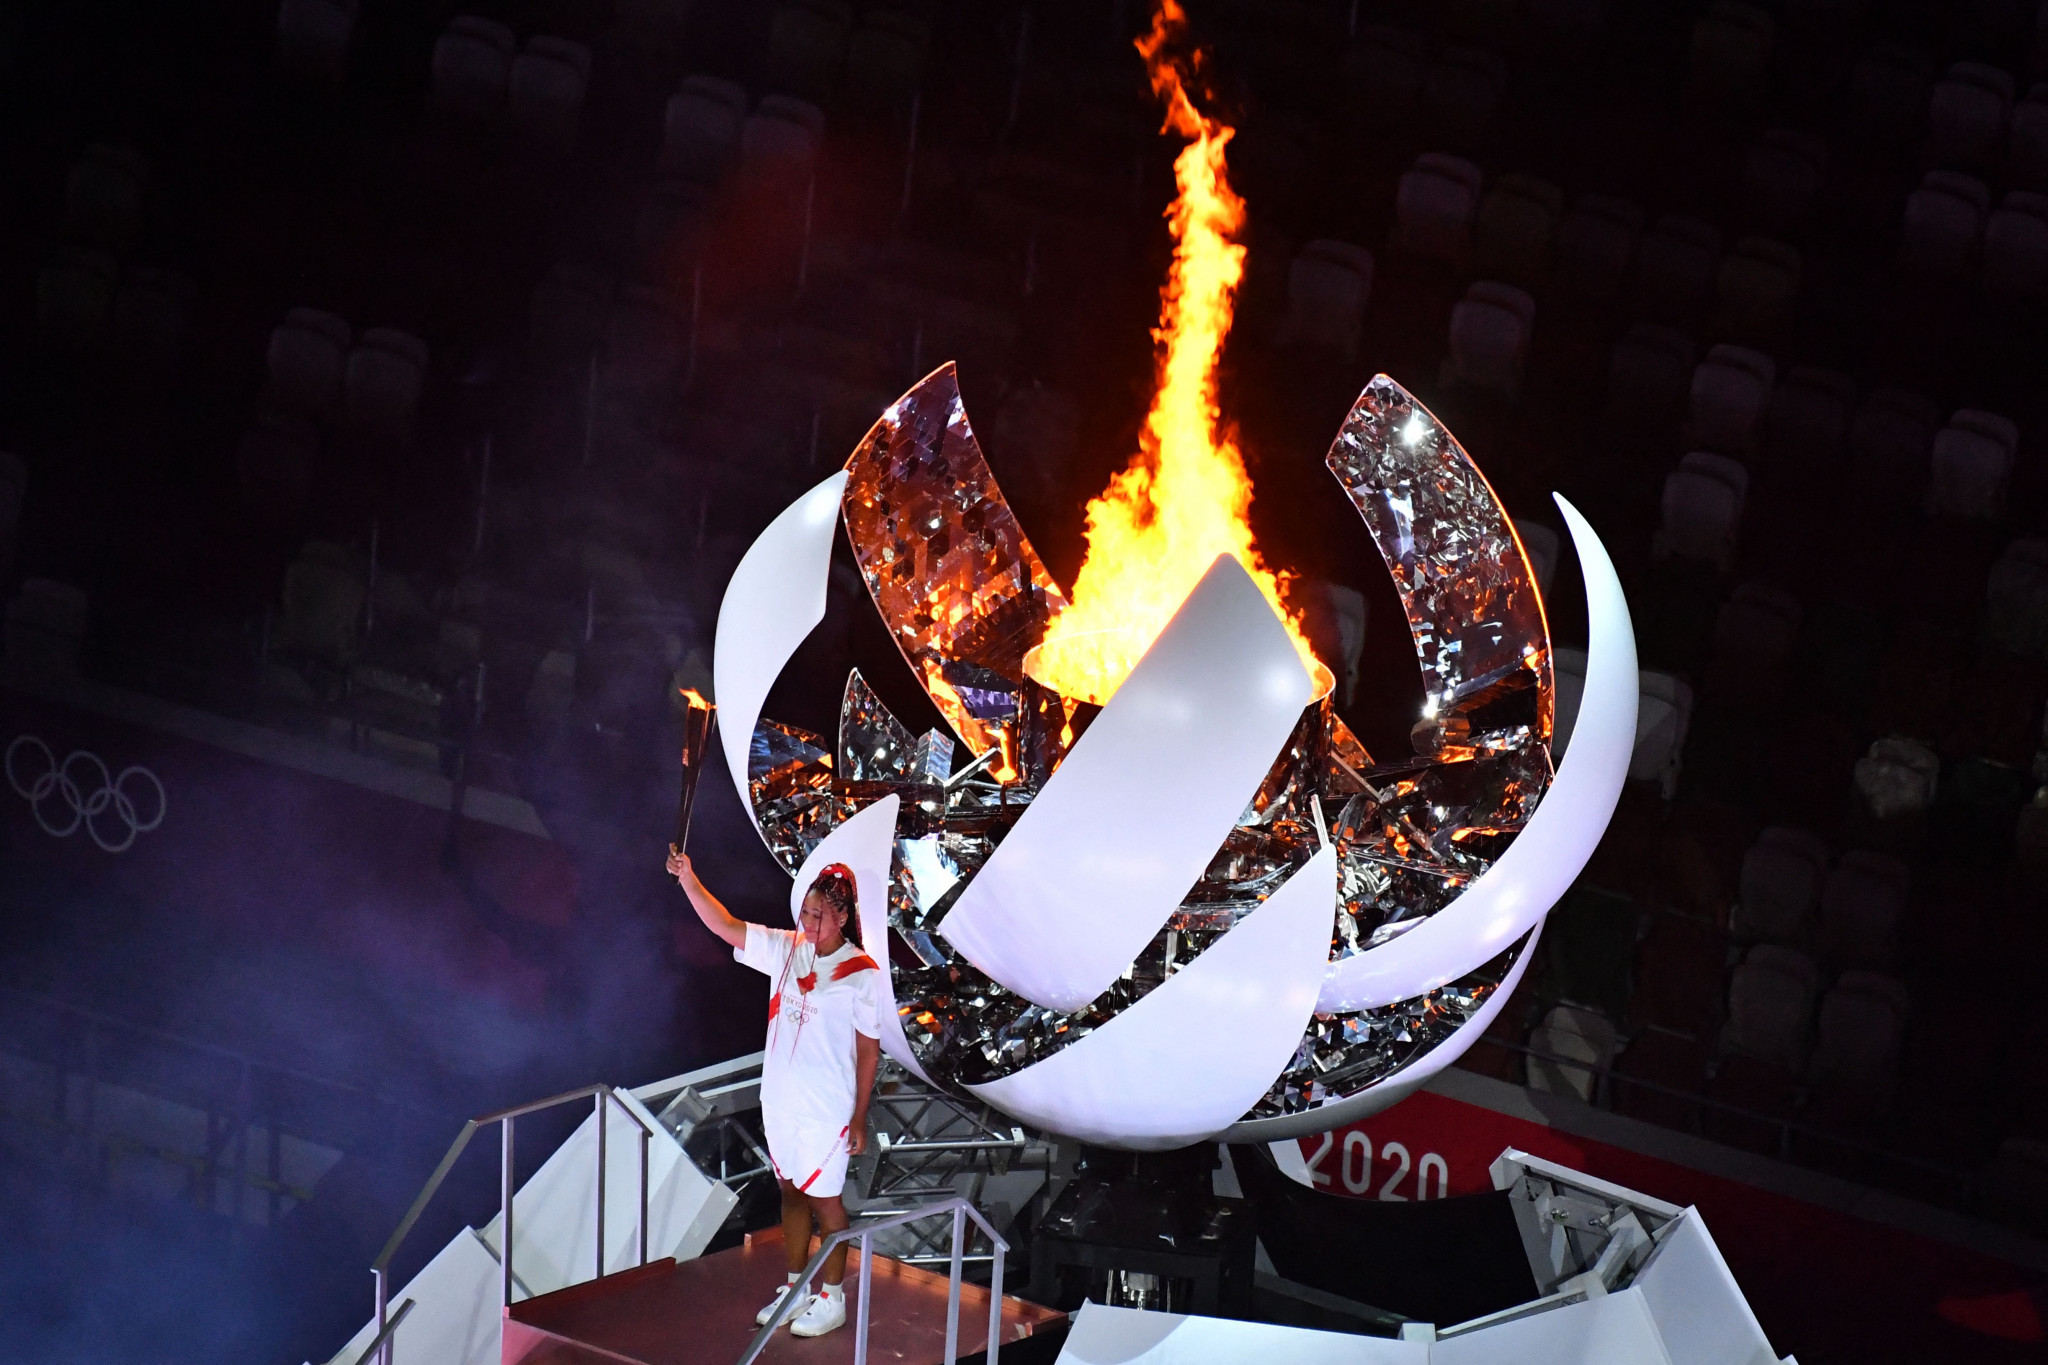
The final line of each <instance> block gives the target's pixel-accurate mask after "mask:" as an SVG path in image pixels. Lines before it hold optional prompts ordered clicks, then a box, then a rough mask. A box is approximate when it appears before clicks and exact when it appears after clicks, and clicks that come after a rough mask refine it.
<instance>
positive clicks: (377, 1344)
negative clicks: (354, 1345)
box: [356, 1299, 413, 1365]
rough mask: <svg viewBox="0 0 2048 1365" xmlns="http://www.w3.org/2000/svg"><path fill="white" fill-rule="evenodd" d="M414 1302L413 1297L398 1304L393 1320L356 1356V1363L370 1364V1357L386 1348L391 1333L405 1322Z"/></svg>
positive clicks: (360, 1364)
mask: <svg viewBox="0 0 2048 1365" xmlns="http://www.w3.org/2000/svg"><path fill="white" fill-rule="evenodd" d="M412 1302H413V1301H412V1300H411V1299H407V1300H406V1301H405V1302H404V1303H401V1304H399V1305H398V1311H397V1312H396V1313H393V1314H392V1315H391V1321H389V1322H387V1323H385V1324H384V1330H383V1331H381V1332H379V1333H377V1335H376V1337H375V1338H373V1339H372V1340H371V1342H370V1344H369V1345H368V1346H366V1347H364V1348H363V1353H362V1354H361V1355H359V1356H357V1357H356V1365H370V1357H372V1356H374V1355H376V1354H377V1353H378V1352H380V1351H382V1350H383V1349H384V1345H385V1343H386V1342H388V1341H390V1340H391V1334H392V1333H393V1332H396V1331H397V1330H398V1324H399V1323H401V1322H404V1321H405V1315H406V1314H407V1313H410V1312H411V1311H412Z"/></svg>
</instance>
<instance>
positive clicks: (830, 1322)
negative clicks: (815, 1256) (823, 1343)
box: [789, 1285, 846, 1337]
mask: <svg viewBox="0 0 2048 1365" xmlns="http://www.w3.org/2000/svg"><path fill="white" fill-rule="evenodd" d="M834 1290H837V1291H838V1292H837V1293H834V1292H833V1291H834ZM844 1326H846V1291H845V1290H844V1289H842V1288H840V1286H838V1285H828V1286H826V1291H825V1292H824V1293H823V1294H816V1295H813V1296H812V1297H811V1306H810V1307H809V1308H806V1309H805V1310H804V1313H803V1316H802V1317H800V1318H798V1319H797V1320H796V1321H795V1322H793V1323H791V1324H790V1325H789V1334H790V1335H791V1336H793V1337H822V1336H824V1335H825V1333H827V1332H832V1331H837V1330H838V1329H839V1328H841V1327H844Z"/></svg>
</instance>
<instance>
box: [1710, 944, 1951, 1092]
mask: <svg viewBox="0 0 2048 1365" xmlns="http://www.w3.org/2000/svg"><path fill="white" fill-rule="evenodd" d="M1820 985H1821V982H1820V974H1819V970H1818V968H1817V967H1816V966H1815V965H1814V962H1813V959H1812V958H1810V957H1808V956H1806V955H1805V954H1804V953H1801V952H1798V951H1797V950H1795V949H1792V948H1786V947H1782V946H1780V945H1777V944H1771V943H1760V944H1758V945H1757V946H1755V947H1754V948H1751V949H1750V950H1749V952H1748V953H1747V954H1745V955H1744V957H1743V960H1742V962H1741V964H1740V965H1739V966H1737V967H1736V968H1735V969H1734V971H1732V972H1731V973H1729V980H1728V1023H1727V1027H1726V1029H1725V1030H1724V1031H1723V1033H1722V1036H1721V1048H1722V1050H1723V1051H1724V1052H1727V1053H1732V1054H1738V1055H1741V1056H1745V1057H1751V1058H1754V1059H1756V1060H1757V1061H1759V1062H1763V1063H1765V1064H1767V1065H1769V1066H1772V1067H1776V1068H1778V1069H1779V1070H1780V1071H1782V1072H1783V1073H1785V1074H1786V1075H1787V1076H1789V1077H1792V1078H1794V1079H1804V1080H1805V1081H1806V1082H1807V1083H1808V1084H1809V1085H1811V1086H1812V1087H1813V1089H1814V1090H1815V1091H1816V1092H1817V1094H1816V1100H1817V1101H1818V1102H1819V1103H1820V1104H1821V1105H1822V1106H1823V1107H1824V1108H1825V1109H1829V1110H1834V1111H1835V1112H1837V1113H1840V1112H1844V1111H1847V1112H1851V1113H1863V1114H1877V1113H1882V1112H1883V1111H1884V1110H1886V1109H1888V1108H1889V1107H1890V1106H1891V1104H1892V1102H1893V1100H1894V1098H1895V1096H1896V1088H1897V1084H1898V1068H1899V1058H1900V1054H1901V1052H1902V1050H1903V1047H1904V1043H1905V1035H1906V1025H1907V1022H1908V1021H1909V1019H1910V1018H1911V1017H1912V997H1911V995H1910V994H1909V993H1908V992H1907V990H1906V988H1905V986H1904V985H1903V984H1901V983H1900V982H1899V981H1898V980H1897V979H1895V978H1893V977H1890V976H1887V975H1884V974H1883V973H1880V972H1872V971H1846V972H1843V973H1842V975H1841V977H1840V978H1839V979H1838V980H1837V981H1836V982H1835V984H1834V986H1833V987H1832V988H1831V989H1829V990H1828V991H1827V992H1826V994H1825V996H1822V994H1821V990H1820ZM1816 1002H1818V1004H1819V1009H1818V1011H1816V1009H1815V1005H1816Z"/></svg>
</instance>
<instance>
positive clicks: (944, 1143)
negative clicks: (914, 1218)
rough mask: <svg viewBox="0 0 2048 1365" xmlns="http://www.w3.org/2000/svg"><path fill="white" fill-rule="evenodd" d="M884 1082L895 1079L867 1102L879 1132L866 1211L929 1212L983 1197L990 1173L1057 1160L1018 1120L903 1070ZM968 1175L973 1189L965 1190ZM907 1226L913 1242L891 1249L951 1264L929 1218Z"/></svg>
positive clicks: (968, 1255)
mask: <svg viewBox="0 0 2048 1365" xmlns="http://www.w3.org/2000/svg"><path fill="white" fill-rule="evenodd" d="M885 1080H889V1081H893V1082H894V1084H893V1085H885V1086H883V1087H879V1088H878V1089H877V1092H876V1094H875V1096H874V1098H873V1099H872V1100H871V1101H870V1103H869V1112H870V1114H872V1115H873V1116H874V1118H875V1127H876V1130H877V1131H876V1134H875V1143H874V1147H873V1156H872V1157H871V1158H869V1159H867V1160H866V1161H865V1162H864V1163H863V1164H864V1165H866V1167H867V1169H866V1170H865V1171H864V1172H863V1173H862V1174H863V1175H864V1176H865V1179H864V1181H863V1185H864V1190H863V1193H862V1195H861V1209H862V1212H863V1213H865V1214H869V1215H872V1216H879V1217H889V1216H892V1215H895V1214H898V1213H924V1212H926V1211H927V1210H931V1209H937V1208H941V1207H943V1206H944V1205H945V1202H946V1201H947V1200H950V1199H953V1198H955V1197H963V1196H964V1197H967V1198H969V1199H973V1198H975V1197H977V1196H978V1193H979V1190H980V1188H981V1184H982V1182H983V1181H984V1180H985V1179H986V1178H987V1177H989V1176H991V1175H1005V1174H1008V1173H1009V1172H1010V1171H1012V1170H1015V1169H1019V1168H1025V1167H1034V1166H1040V1165H1043V1166H1047V1167H1050V1165H1051V1164H1052V1153H1051V1149H1050V1148H1049V1147H1048V1146H1047V1145H1046V1144H1045V1143H1044V1141H1043V1140H1042V1139H1035V1138H1033V1137H1032V1136H1030V1135H1028V1134H1027V1133H1026V1132H1025V1130H1024V1129H1022V1128H1019V1127H1016V1126H1014V1125H1003V1126H998V1124H997V1122H996V1120H997V1118H998V1116H997V1115H996V1114H995V1113H994V1111H992V1110H990V1109H989V1108H988V1107H987V1106H986V1105H981V1104H975V1103H972V1102H969V1101H965V1100H961V1099H958V1098H956V1097H955V1096H952V1095H949V1094H946V1093H945V1092H943V1091H938V1090H933V1089H929V1088H926V1087H924V1086H921V1085H919V1084H917V1083H916V1082H915V1081H914V1080H913V1079H912V1078H910V1077H908V1076H904V1075H895V1076H889V1077H885ZM891 1129H893V1130H894V1133H893V1135H892V1133H891V1131H890V1130H891ZM963 1181H964V1182H966V1184H967V1185H968V1187H969V1188H967V1189H962V1188H961V1185H962V1182H963ZM904 1232H905V1233H907V1234H908V1237H907V1240H898V1242H897V1245H895V1246H893V1247H891V1248H890V1254H891V1255H893V1256H894V1257H895V1258H896V1259H897V1260H899V1261H903V1262H905V1263H907V1264H911V1265H936V1264H938V1263H939V1262H940V1261H942V1260H944V1261H948V1262H950V1260H951V1252H950V1251H949V1250H948V1249H947V1248H946V1247H945V1246H944V1245H943V1242H942V1239H943V1237H944V1231H943V1228H942V1227H940V1226H936V1225H933V1224H931V1223H925V1224H922V1225H921V1226H907V1227H905V1229H904ZM962 1254H963V1256H964V1259H966V1260H967V1261H969V1262H974V1263H987V1262H989V1261H990V1260H992V1259H994V1258H993V1255H992V1254H991V1253H990V1252H987V1251H977V1250H976V1249H975V1248H974V1247H972V1246H968V1247H966V1248H964V1249H963V1252H962Z"/></svg>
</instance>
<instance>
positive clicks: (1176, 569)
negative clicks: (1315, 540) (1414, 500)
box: [1034, 0, 1318, 702]
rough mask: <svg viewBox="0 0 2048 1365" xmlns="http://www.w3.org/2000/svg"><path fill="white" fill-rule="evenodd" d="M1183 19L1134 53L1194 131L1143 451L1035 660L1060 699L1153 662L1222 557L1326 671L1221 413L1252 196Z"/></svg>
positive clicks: (1178, 201)
mask: <svg viewBox="0 0 2048 1365" xmlns="http://www.w3.org/2000/svg"><path fill="white" fill-rule="evenodd" d="M1186 27H1187V16H1186V14H1185V13H1183V11H1182V10H1181V7H1180V5H1179V4H1178V3H1177V0H1159V4H1158V8H1157V9H1156V10H1155V11H1154V12H1153V16H1152V29H1151V32H1149V33H1147V34H1146V35H1145V36H1144V37H1143V38H1140V39H1139V40H1138V51H1139V52H1140V53H1141V54H1142V55H1143V56H1144V58H1145V68H1146V71H1147V72H1148V73H1149V74H1150V76H1151V78H1152V89H1153V92H1154V93H1155V94H1157V95H1158V96H1159V97H1160V99H1161V100H1162V101H1164V103H1165V105H1166V126H1165V129H1164V131H1167V132H1171V133H1174V134H1176V135H1177V136H1180V137H1183V138H1187V139H1188V140H1189V141H1188V145H1187V146H1186V147H1184V148H1182V149H1181V152H1180V155H1179V156H1177V157H1175V158H1174V162H1173V176H1174V182H1175V184H1176V186H1177V187H1178V190H1179V193H1178V194H1177V195H1176V196H1175V197H1174V201H1173V204H1172V206H1171V207H1170V208H1169V209H1168V210H1167V219H1168V221H1169V223H1170V224H1171V226H1172V229H1173V241H1174V248H1173V268H1172V270H1171V271H1170V273H1169V274H1168V275H1167V279H1166V283H1165V285H1164V286H1163V287H1162V288H1161V289H1160V291H1159V292H1160V308H1159V325H1158V327H1156V328H1154V329H1153V332H1152V336H1153V339H1154V340H1155V341H1156V342H1157V343H1158V347H1159V353H1158V360H1157V375H1156V378H1155V387H1154V391H1153V395H1152V408H1151V411H1150V412H1148V413H1147V414H1146V416H1145V427H1144V430H1143V431H1142V432H1141V433H1140V434H1139V438H1138V453H1137V454H1136V455H1134V456H1133V457H1132V458H1131V462H1130V464H1129V465H1127V466H1126V467H1125V468H1124V470H1123V471H1122V472H1121V473H1119V474H1117V475H1116V476H1115V477H1114V478H1112V479H1111V480H1110V484H1109V487H1108V488H1107V489H1106V490H1105V491H1104V492H1103V494H1102V496H1100V497H1098V498H1096V499H1095V500H1094V501H1093V502H1091V503H1089V504H1088V553H1087V556H1086V557H1085V559H1084V560H1083V561H1082V564H1081V572H1080V575H1079V576H1078V577H1077V578H1075V580H1074V589H1073V592H1072V593H1071V594H1069V597H1070V600H1071V603H1072V605H1070V606H1069V607H1068V608H1067V609H1066V610H1065V611H1064V612H1062V613H1061V614H1060V615H1059V617H1058V618H1057V619H1056V620H1055V621H1054V622H1053V623H1052V626H1051V627H1050V629H1049V630H1048V631H1047V640H1046V644H1045V645H1044V646H1043V647H1042V648H1041V649H1040V651H1039V653H1038V657H1037V659H1036V662H1035V665H1034V672H1035V674H1036V676H1037V678H1038V680H1039V681H1040V682H1041V683H1043V684H1045V685H1046V686H1048V687H1050V688H1052V689H1053V690H1054V691H1056V692H1058V693H1060V694H1061V695H1062V696H1065V697H1069V698H1073V699H1077V700H1088V701H1096V702H1103V701H1107V700H1108V699H1109V696H1110V694H1111V693H1113V692H1115V691H1116V689H1117V687H1118V685H1119V684H1121V683H1122V682H1123V680H1124V678H1125V677H1126V676H1128V675H1129V673H1130V671H1131V669H1132V668H1134V667H1135V666H1136V665H1137V662H1138V660H1139V659H1140V658H1141V657H1143V655H1144V653H1145V651H1146V649H1148V648H1149V647H1150V646H1151V644H1152V641H1153V640H1154V639H1156V638H1157V637H1158V635H1159V632H1160V631H1162V630H1164V629H1165V628H1166V623H1167V622H1168V621H1170V620H1172V619H1173V614H1174V613H1175V612H1176V611H1178V610H1179V609H1180V605H1181V603H1182V602H1183V601H1184V600H1185V599H1186V598H1187V595H1188V593H1189V592H1191V591H1193V589H1194V586H1195V584H1196V583H1197V582H1198V581H1199V580H1200V579H1201V577H1202V575H1203V574H1204V573H1205V572H1207V571H1208V568H1209V566H1210V565H1211V564H1213V563H1214V562H1215V560H1216V556H1217V555H1219V554H1231V555H1235V556H1237V558H1238V561H1239V562H1240V563H1242V564H1243V565H1244V566H1245V568H1246V569H1247V570H1249V571H1250V573H1251V575H1252V578H1253V579H1254V580H1255V581H1256V582H1257V583H1258V585H1259V588H1260V590H1261V591H1262V592H1264V593H1265V595H1266V600H1267V601H1269V602H1271V603H1272V604H1273V609H1274V610H1275V611H1276V612H1278V613H1279V614H1280V617H1281V619H1283V620H1285V621H1286V622H1287V629H1288V633H1289V634H1290V635H1292V636H1293V637H1294V643H1295V647H1296V648H1297V649H1299V650H1300V651H1301V656H1302V663H1303V665H1304V666H1305V667H1307V668H1308V669H1309V671H1310V673H1311V674H1312V675H1313V674H1315V673H1317V672H1318V667H1317V665H1316V663H1315V656H1314V653H1313V652H1312V651H1311V650H1310V648H1309V645H1308V641H1307V640H1306V639H1305V638H1304V637H1303V635H1302V632H1301V627H1300V622H1299V620H1298V619H1296V617H1295V615H1294V614H1293V613H1291V612H1289V611H1288V609H1287V607H1286V605H1285V604H1284V603H1283V602H1282V601H1281V596H1280V590H1281V583H1282V581H1283V580H1284V579H1285V578H1286V577H1287V575H1286V574H1276V573H1274V572H1272V571H1270V570H1268V569H1267V568H1266V566H1265V564H1264V562H1263V561H1262V560H1261V558H1260V556H1259V550H1258V546H1257V545H1256V544H1255V543H1254V541H1253V539H1252V528H1251V521H1250V518H1249V514H1250V511H1251V504H1252V484H1251V479H1250V478H1249V477H1247V476H1246V474H1245V468H1244V457H1243V456H1242V455H1241V454H1240V453H1239V452H1238V448H1237V440H1236V433H1235V432H1234V431H1232V430H1231V429H1230V428H1229V426H1228V425H1227V424H1225V423H1224V422H1223V421H1222V420H1221V418H1220V416H1219V414H1218V411H1217V404H1216V362H1217V357H1218V356H1219V355H1220V354H1221V352H1222V350H1223V339H1224V338H1225V337H1226V336H1227V335H1229V332H1230V320H1231V310H1232V305H1233V303H1234V300H1235V296H1236V293H1237V286H1238V281H1239V280H1241V279H1242V278H1243V276H1244V257H1245V248H1244V247H1243V246H1241V245H1239V244H1238V243H1237V242H1236V241H1235V240H1233V239H1234V237H1235V236H1236V234H1237V232H1238V231H1239V229H1241V228H1242V227H1243V225H1244V200H1242V199H1240V198H1239V197H1238V195H1237V193H1236V191H1234V190H1232V189H1231V187H1230V175H1229V170H1228V167H1227V166H1226V165H1225V163H1224V149H1225V147H1227V146H1228V145H1229V143H1230V139H1231V137H1232V135H1233V134H1234V133H1235V132H1236V130H1235V129H1233V128H1232V127H1230V126H1229V125H1228V124H1225V123H1221V122H1219V121H1217V120H1216V119H1213V118H1210V117H1209V116H1208V115H1206V114H1204V113H1202V112H1201V111H1200V110H1199V109H1197V108H1196V107H1195V104H1194V101H1193V100H1192V99H1191V98H1190V97H1189V95H1188V90H1187V85H1186V82H1185V79H1184V77H1185V76H1186V75H1187V74H1189V72H1188V71H1186V70H1184V69H1183V62H1184V61H1185V63H1186V66H1187V67H1188V68H1190V69H1191V68H1192V67H1193V65H1194V64H1195V62H1196V61H1197V60H1198V59H1199V55H1200V54H1199V53H1196V54H1194V55H1193V56H1190V57H1187V58H1185V59H1184V58H1182V57H1181V56H1179V55H1177V54H1176V53H1173V52H1169V51H1168V47H1169V45H1172V46H1174V47H1176V48H1178V47H1179V46H1181V43H1182V39H1183V38H1184V35H1185V32H1186Z"/></svg>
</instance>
